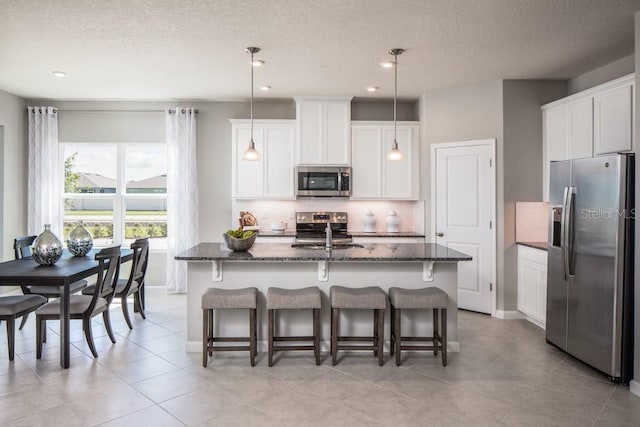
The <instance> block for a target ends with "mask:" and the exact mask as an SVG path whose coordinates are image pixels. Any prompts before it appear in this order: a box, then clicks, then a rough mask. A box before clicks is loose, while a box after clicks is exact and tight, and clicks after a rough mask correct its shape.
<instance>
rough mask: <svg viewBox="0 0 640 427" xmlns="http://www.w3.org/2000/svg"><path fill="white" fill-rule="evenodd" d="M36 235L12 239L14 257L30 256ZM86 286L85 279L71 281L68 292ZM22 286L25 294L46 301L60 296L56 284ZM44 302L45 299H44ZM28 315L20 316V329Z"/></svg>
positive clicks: (73, 292) (76, 290)
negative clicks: (40, 297)
mask: <svg viewBox="0 0 640 427" xmlns="http://www.w3.org/2000/svg"><path fill="white" fill-rule="evenodd" d="M36 237H37V236H24V237H18V238H16V239H14V240H13V251H14V256H15V259H23V258H30V257H31V245H32V244H33V241H34V240H36ZM86 286H87V281H86V280H78V281H77V282H73V283H72V284H71V285H69V292H70V293H72V294H75V293H76V292H79V291H81V290H82V289H84V288H85V287H86ZM20 288H22V293H23V294H25V295H41V296H43V297H45V298H46V300H47V301H48V300H49V299H51V298H59V297H60V289H59V288H58V287H57V286H52V285H44V286H42V285H23V286H20ZM45 302H46V301H45ZM28 317H29V313H27V314H25V315H24V316H22V322H21V323H20V328H18V329H20V330H22V328H23V327H24V325H25V324H26V323H27V319H28Z"/></svg>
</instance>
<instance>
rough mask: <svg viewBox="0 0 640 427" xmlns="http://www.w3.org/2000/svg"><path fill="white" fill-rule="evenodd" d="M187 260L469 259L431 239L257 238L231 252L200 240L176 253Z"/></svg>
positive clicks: (465, 255) (218, 244) (177, 257)
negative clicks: (359, 243) (301, 241)
mask: <svg viewBox="0 0 640 427" xmlns="http://www.w3.org/2000/svg"><path fill="white" fill-rule="evenodd" d="M176 259H177V260H184V261H299V262H304V261H324V260H328V261H332V262H360V261H362V262H368V261H383V262H389V261H391V262H406V261H451V262H455V261H470V260H471V259H472V258H471V257H470V256H469V255H467V254H464V253H461V252H457V251H454V250H453V249H449V248H447V247H445V246H442V245H437V244H432V243H394V244H390V243H370V244H366V245H364V247H362V248H346V249H332V250H330V251H328V250H326V249H306V248H305V249H303V248H293V247H291V244H289V243H260V242H256V243H255V244H254V245H253V246H252V247H251V249H249V250H248V251H246V252H232V251H230V250H228V249H227V247H226V246H225V244H224V243H221V242H205V243H200V244H198V245H196V246H194V247H192V248H190V249H187V250H186V251H184V252H182V253H180V254H178V256H176Z"/></svg>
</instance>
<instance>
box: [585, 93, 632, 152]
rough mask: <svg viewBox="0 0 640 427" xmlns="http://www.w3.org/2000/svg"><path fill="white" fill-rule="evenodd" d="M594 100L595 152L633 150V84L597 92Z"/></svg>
mask: <svg viewBox="0 0 640 427" xmlns="http://www.w3.org/2000/svg"><path fill="white" fill-rule="evenodd" d="M593 102H594V118H595V121H594V141H593V142H594V152H595V153H596V154H609V153H617V152H620V151H631V150H632V148H633V147H632V143H631V141H632V138H633V125H632V111H633V84H631V83H629V84H625V85H624V86H622V87H619V88H616V89H611V90H608V91H606V92H603V93H599V94H596V95H595V96H594V98H593Z"/></svg>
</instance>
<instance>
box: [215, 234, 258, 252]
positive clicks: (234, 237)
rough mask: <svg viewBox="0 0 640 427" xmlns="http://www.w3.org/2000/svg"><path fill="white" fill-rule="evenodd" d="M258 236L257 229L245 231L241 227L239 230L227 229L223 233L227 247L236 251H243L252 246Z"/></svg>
mask: <svg viewBox="0 0 640 427" xmlns="http://www.w3.org/2000/svg"><path fill="white" fill-rule="evenodd" d="M257 236H258V233H256V232H255V231H249V230H247V231H243V230H242V229H241V228H238V229H237V230H227V232H226V233H224V234H223V235H222V237H224V242H225V243H226V244H227V247H228V248H229V249H231V250H232V251H235V252H242V251H246V250H248V249H249V248H251V246H253V244H254V243H255V242H256V237H257Z"/></svg>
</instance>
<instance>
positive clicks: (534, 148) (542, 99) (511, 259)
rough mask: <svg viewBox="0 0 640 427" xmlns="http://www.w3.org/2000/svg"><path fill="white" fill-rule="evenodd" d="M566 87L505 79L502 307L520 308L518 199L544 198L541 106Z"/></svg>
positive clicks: (551, 83) (510, 309)
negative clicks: (518, 300)
mask: <svg viewBox="0 0 640 427" xmlns="http://www.w3.org/2000/svg"><path fill="white" fill-rule="evenodd" d="M566 91H567V83H566V82H565V81H559V80H555V81H554V80H505V81H504V82H503V106H502V107H503V123H504V128H503V136H504V143H503V150H502V157H503V159H504V160H503V162H502V163H501V164H502V167H503V178H504V199H503V203H504V206H503V230H504V235H503V244H504V255H503V256H504V258H503V264H502V265H503V266H504V268H503V271H502V272H501V273H502V274H503V277H502V280H501V281H500V283H503V286H502V294H501V296H502V303H501V304H500V302H499V304H498V307H499V309H501V310H505V311H513V310H517V297H518V295H517V278H518V272H517V251H516V245H515V241H516V234H515V231H516V228H515V224H516V209H515V207H516V202H540V201H542V111H541V110H540V106H541V105H543V104H546V103H548V102H551V101H553V100H555V99H558V98H562V97H563V96H565V95H566ZM499 164H500V163H499ZM499 296H500V294H499Z"/></svg>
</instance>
